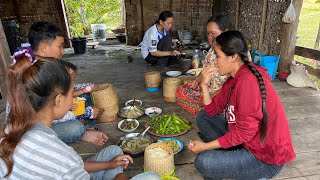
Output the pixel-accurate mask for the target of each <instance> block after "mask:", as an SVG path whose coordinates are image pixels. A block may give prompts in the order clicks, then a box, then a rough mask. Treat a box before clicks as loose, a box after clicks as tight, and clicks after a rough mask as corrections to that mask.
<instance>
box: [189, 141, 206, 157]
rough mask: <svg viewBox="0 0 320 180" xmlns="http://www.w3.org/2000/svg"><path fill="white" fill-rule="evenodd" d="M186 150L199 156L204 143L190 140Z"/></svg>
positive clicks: (203, 148)
mask: <svg viewBox="0 0 320 180" xmlns="http://www.w3.org/2000/svg"><path fill="white" fill-rule="evenodd" d="M188 148H189V150H190V151H192V152H193V153H195V154H199V153H201V152H202V151H204V150H205V143H204V142H201V141H197V140H195V141H192V140H190V143H189V145H188Z"/></svg>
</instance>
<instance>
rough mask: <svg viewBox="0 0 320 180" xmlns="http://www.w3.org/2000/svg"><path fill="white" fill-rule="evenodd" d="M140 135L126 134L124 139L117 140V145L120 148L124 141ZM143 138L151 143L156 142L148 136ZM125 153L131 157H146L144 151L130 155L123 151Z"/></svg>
mask: <svg viewBox="0 0 320 180" xmlns="http://www.w3.org/2000/svg"><path fill="white" fill-rule="evenodd" d="M138 134H140V133H129V134H126V135H125V136H123V137H121V138H120V139H118V140H117V142H116V145H117V146H120V145H121V143H122V141H123V140H125V139H129V138H132V137H136V136H137V135H138ZM143 137H145V138H148V139H150V141H151V143H153V142H154V140H153V139H152V138H151V137H150V136H148V135H147V134H145V135H144V136H143ZM123 152H124V153H125V154H128V155H130V156H131V157H140V156H143V155H144V150H143V151H141V152H137V153H128V152H126V151H123Z"/></svg>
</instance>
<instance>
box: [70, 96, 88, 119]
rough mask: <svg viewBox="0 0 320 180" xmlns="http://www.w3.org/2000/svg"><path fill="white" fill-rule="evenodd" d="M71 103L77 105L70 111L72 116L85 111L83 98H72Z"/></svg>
mask: <svg viewBox="0 0 320 180" xmlns="http://www.w3.org/2000/svg"><path fill="white" fill-rule="evenodd" d="M73 103H74V104H76V105H77V107H76V108H75V109H74V110H73V111H72V113H73V115H74V116H79V115H82V114H84V113H85V110H84V109H85V103H86V99H85V98H80V97H77V98H73Z"/></svg>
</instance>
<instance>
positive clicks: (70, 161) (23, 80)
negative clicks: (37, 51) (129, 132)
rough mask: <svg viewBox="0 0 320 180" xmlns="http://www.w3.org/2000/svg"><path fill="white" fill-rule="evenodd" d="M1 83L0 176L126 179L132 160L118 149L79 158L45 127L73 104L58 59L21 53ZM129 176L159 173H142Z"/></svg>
mask: <svg viewBox="0 0 320 180" xmlns="http://www.w3.org/2000/svg"><path fill="white" fill-rule="evenodd" d="M7 87H8V89H9V90H8V93H7V94H8V96H7V97H8V101H9V104H10V107H11V109H10V112H9V119H10V123H11V130H10V131H9V132H8V134H4V135H3V136H2V137H0V157H1V158H0V178H1V179H87V180H89V179H90V178H94V179H117V178H122V179H128V177H127V176H125V175H123V174H121V173H123V169H124V168H127V166H128V165H129V163H133V160H132V158H131V157H130V156H129V155H123V152H122V150H121V148H120V147H118V146H114V145H112V146H108V147H106V148H104V149H102V150H101V151H100V152H98V153H97V154H96V155H94V156H93V157H91V158H89V159H88V160H86V161H83V160H82V159H81V157H80V156H79V155H78V154H77V153H76V152H75V151H74V150H73V149H72V148H70V147H69V146H68V145H66V144H65V143H63V142H62V141H61V140H60V139H59V138H58V137H57V133H56V132H54V131H53V130H52V129H51V126H52V121H53V120H54V119H60V118H61V117H62V116H64V115H65V114H66V112H67V111H68V110H69V109H70V108H71V106H72V103H73V102H72V98H73V91H74V89H73V85H72V81H71V78H70V75H69V74H68V72H67V71H66V69H65V68H64V67H63V66H62V65H61V64H60V63H59V62H58V61H52V60H51V61H50V60H47V59H41V58H38V59H33V58H32V57H31V56H30V54H27V53H25V54H21V56H20V57H19V58H16V59H15V62H14V64H12V65H11V66H10V67H9V68H8V76H7ZM119 174H120V175H119ZM133 179H134V180H142V179H152V180H160V177H159V176H158V175H157V174H155V173H151V172H147V173H143V174H140V175H138V176H136V177H134V178H133Z"/></svg>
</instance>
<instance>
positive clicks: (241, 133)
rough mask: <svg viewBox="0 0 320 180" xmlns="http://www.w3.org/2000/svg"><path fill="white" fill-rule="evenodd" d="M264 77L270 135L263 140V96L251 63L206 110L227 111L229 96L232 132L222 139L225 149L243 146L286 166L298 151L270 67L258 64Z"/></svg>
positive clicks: (243, 67)
mask: <svg viewBox="0 0 320 180" xmlns="http://www.w3.org/2000/svg"><path fill="white" fill-rule="evenodd" d="M255 67H256V68H257V69H258V71H259V72H260V74H261V75H262V77H263V80H264V84H265V86H266V94H267V96H266V105H267V112H268V116H267V118H268V119H267V135H266V139H265V141H264V143H263V144H262V143H261V140H260V133H261V122H262V99H261V92H260V88H259V83H258V79H257V78H256V76H255V75H254V74H253V73H252V72H251V71H250V69H249V68H248V66H247V65H243V66H241V67H240V69H239V70H238V71H237V73H236V75H235V77H234V78H232V77H230V78H229V79H228V80H227V81H226V82H225V83H224V84H223V86H222V89H221V91H220V93H219V94H218V95H216V96H215V97H214V98H213V100H212V102H211V103H210V104H209V105H205V106H204V109H205V111H206V113H207V115H208V116H211V117H213V116H215V115H217V114H219V113H221V112H223V110H224V108H225V106H226V104H227V98H228V94H229V93H228V92H229V88H231V90H230V99H229V102H228V108H227V109H228V111H227V112H228V113H227V118H228V128H229V130H228V132H227V133H226V134H225V135H224V136H222V137H220V138H218V142H219V143H220V145H221V146H222V147H223V148H229V147H232V146H237V145H240V144H241V145H242V146H243V147H244V148H246V149H247V150H248V151H249V152H251V153H252V154H253V155H254V156H255V157H256V158H258V159H260V160H261V161H263V162H265V163H267V164H276V165H282V164H285V163H287V162H290V161H292V160H293V159H294V158H295V156H296V154H295V152H294V150H293V146H292V142H291V138H290V130H289V126H288V120H287V118H286V115H285V112H284V109H283V107H282V103H281V100H280V98H279V96H278V94H277V93H276V91H275V90H274V88H273V86H272V84H271V81H270V76H269V75H268V74H267V72H266V69H265V68H262V67H257V66H255Z"/></svg>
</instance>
